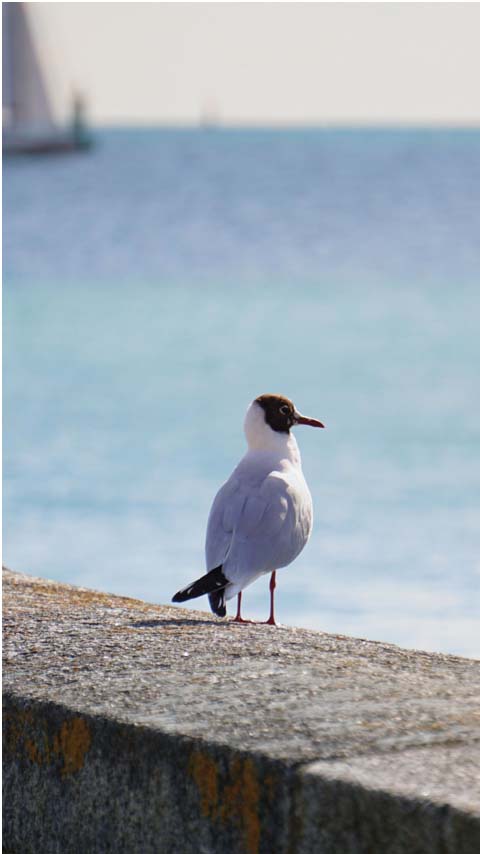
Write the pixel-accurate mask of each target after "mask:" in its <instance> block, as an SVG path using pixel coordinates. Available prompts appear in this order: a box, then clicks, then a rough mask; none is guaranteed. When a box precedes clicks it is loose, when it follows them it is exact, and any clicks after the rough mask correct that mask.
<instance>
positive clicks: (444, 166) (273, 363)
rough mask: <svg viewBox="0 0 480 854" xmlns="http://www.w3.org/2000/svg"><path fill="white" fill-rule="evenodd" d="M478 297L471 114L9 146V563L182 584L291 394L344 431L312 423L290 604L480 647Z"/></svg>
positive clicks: (476, 168)
mask: <svg viewBox="0 0 480 854" xmlns="http://www.w3.org/2000/svg"><path fill="white" fill-rule="evenodd" d="M479 309H480V132H479V131H462V130H455V131H450V130H449V131H446V130H445V131H428V130H424V131H418V130H416V131H413V130H399V131H395V130H389V131H376V130H361V131H359V130H355V131H353V130H343V131H334V130H304V131H302V130H295V131H293V130H292V131H279V130H277V131H270V130H255V131H252V130H251V131H246V130H245V131H243V130H242V131H240V130H228V131H227V130H223V129H222V130H182V131H174V130H138V129H135V130H128V131H127V130H117V131H108V132H107V131H103V132H101V133H99V134H98V146H97V147H96V148H95V150H94V151H92V152H91V153H89V154H82V155H78V156H65V157H58V158H40V159H18V160H10V161H7V162H5V164H4V366H5V367H4V477H5V486H4V561H5V562H6V563H7V565H9V566H11V567H12V568H15V569H18V570H23V571H26V572H30V573H33V574H38V575H43V576H47V577H50V578H57V579H61V580H64V581H69V582H74V583H79V584H83V585H87V586H92V587H96V588H100V589H105V590H110V591H113V592H118V593H121V594H125V595H131V596H138V597H144V598H147V599H149V600H151V601H156V602H167V601H169V599H170V597H171V595H172V594H173V593H174V592H175V591H176V590H177V589H178V588H179V587H180V586H183V585H184V584H186V583H187V582H189V581H191V580H193V579H194V578H195V577H197V576H198V575H199V574H201V573H202V572H203V540H204V531H205V525H206V519H207V515H208V511H209V507H210V503H211V501H212V499H213V496H214V494H215V492H216V490H217V488H218V486H219V485H220V484H221V483H222V481H223V480H224V479H225V478H226V477H227V476H228V475H229V474H230V471H231V470H232V468H233V466H234V465H235V464H236V462H237V460H238V458H239V457H240V455H241V454H242V453H243V450H244V439H243V435H242V419H243V415H244V411H245V409H246V406H247V404H248V403H249V401H250V400H251V399H252V398H253V397H255V396H256V395H258V394H260V393H262V392H265V391H273V392H281V393H283V394H286V395H288V396H289V397H291V398H292V399H293V400H294V401H295V403H296V404H297V406H298V408H299V409H301V410H302V411H303V412H305V413H306V414H309V415H312V416H314V417H317V418H320V419H321V420H322V421H324V423H325V424H326V425H327V429H326V430H325V431H315V430H309V429H308V428H300V427H299V428H298V429H297V438H298V440H299V443H300V447H301V450H302V456H303V462H304V470H305V473H306V477H307V480H308V482H309V484H310V487H311V491H312V495H313V499H314V505H315V528H314V533H313V535H312V538H311V540H310V543H309V544H308V546H307V548H306V549H305V551H304V552H303V554H302V555H301V556H300V558H299V559H298V560H297V561H296V562H295V564H293V565H292V566H291V567H289V568H288V569H285V570H282V571H281V573H280V574H279V578H278V589H277V607H278V617H279V619H280V621H281V622H282V623H286V624H291V625H302V626H309V627H312V628H319V629H325V630H328V631H333V632H337V633H344V634H355V635H359V636H362V637H369V638H372V639H378V640H386V641H392V642H395V643H399V644H402V645H404V646H407V647H418V648H422V649H428V650H442V651H446V652H455V653H460V654H465V655H472V656H478V655H479V653H480V640H479V638H480V632H479V631H478V610H479V587H480V558H479V554H480V500H479V497H480V496H479V493H480V490H479V483H480V458H479V438H480V394H479V391H480V389H479V359H480V342H479V339H480V336H479ZM198 605H200V606H204V603H203V601H202V600H197V601H196V602H195V603H194V606H195V607H198ZM205 605H206V603H205ZM244 610H245V614H246V615H248V616H252V617H255V618H265V617H266V615H267V611H268V579H266V578H265V579H264V580H260V581H258V582H257V583H256V584H255V585H254V586H252V587H251V588H249V589H248V591H247V592H246V594H245V597H244Z"/></svg>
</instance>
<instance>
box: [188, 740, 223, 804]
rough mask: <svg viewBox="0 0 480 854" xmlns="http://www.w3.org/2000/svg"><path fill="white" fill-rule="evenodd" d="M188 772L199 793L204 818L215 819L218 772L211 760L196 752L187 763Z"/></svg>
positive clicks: (205, 755) (198, 751)
mask: <svg viewBox="0 0 480 854" xmlns="http://www.w3.org/2000/svg"><path fill="white" fill-rule="evenodd" d="M188 771H189V773H190V774H191V776H192V777H193V779H194V780H195V783H196V785H197V789H198V791H199V793H200V808H201V810H202V814H203V815H204V816H205V818H213V819H215V818H216V816H217V810H218V770H217V766H216V764H215V762H214V760H213V759H211V758H210V756H207V754H205V753H202V752H201V751H200V750H196V751H195V752H194V753H192V756H191V757H190V761H189V763H188Z"/></svg>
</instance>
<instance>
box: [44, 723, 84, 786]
mask: <svg viewBox="0 0 480 854" xmlns="http://www.w3.org/2000/svg"><path fill="white" fill-rule="evenodd" d="M91 743H92V736H91V733H90V728H89V726H88V724H87V723H86V721H84V719H83V718H73V719H72V720H71V721H65V722H64V723H63V724H62V726H61V729H60V732H59V734H58V735H56V736H55V737H54V739H53V750H54V752H55V753H57V754H59V755H60V756H61V757H62V759H63V768H62V771H61V774H62V777H67V776H68V775H70V774H74V773H75V771H80V769H81V768H83V766H84V763H85V756H86V754H87V753H88V751H89V749H90V745H91Z"/></svg>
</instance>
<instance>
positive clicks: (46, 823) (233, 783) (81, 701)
mask: <svg viewBox="0 0 480 854" xmlns="http://www.w3.org/2000/svg"><path fill="white" fill-rule="evenodd" d="M4 632H5V641H4V656H5V665H4V667H5V669H4V674H5V675H4V706H5V746H4V769H5V770H4V798H5V806H4V844H5V846H6V849H8V850H10V851H12V852H13V851H16V852H21V854H28V852H30V851H32V852H35V854H36V852H38V851H42V852H62V854H69V852H79V854H80V852H81V854H85V852H104V851H115V852H128V854H135V852H137V851H138V852H141V854H143V852H145V854H146V852H150V851H151V852H165V854H171V853H173V854H176V852H178V854H190V852H191V854H197V852H205V854H210V852H212V854H213V852H215V853H216V852H227V851H229V852H230V851H231V852H234V854H236V852H238V854H244V852H245V854H263V852H265V854H266V852H268V854H277V852H278V854H283V853H284V852H285V854H297V852H298V854H307V852H319V854H323V852H328V854H341V852H343V851H345V852H369V854H370V853H371V852H373V854H374V853H375V852H379V854H397V852H398V854H400V852H407V851H408V854H416V852H418V854H423V852H439V854H440V852H442V854H445V852H447V854H453V852H455V854H477V852H478V851H480V774H479V765H480V763H479V753H480V751H479V749H478V748H479V738H480V714H479V699H478V698H479V695H480V690H479V689H480V663H479V662H477V661H473V660H468V659H462V658H457V657H454V656H446V655H432V654H428V653H421V652H413V651H409V650H402V649H399V648H397V647H394V646H392V645H387V644H381V643H373V642H369V641H364V640H359V639H352V638H345V637H339V636H334V635H327V634H323V633H321V632H312V631H307V630H303V629H294V628H284V627H281V628H279V629H277V630H276V629H274V628H272V627H269V626H264V625H238V624H235V623H232V622H230V621H228V620H224V621H218V620H216V619H215V618H213V617H212V616H211V615H210V614H205V613H202V612H192V611H187V610H184V609H179V608H173V607H170V606H157V605H150V604H147V603H144V602H140V601H137V600H133V599H126V598H122V597H117V596H109V595H107V594H103V593H98V592H95V591H91V590H86V589H83V588H78V587H73V586H70V585H63V584H58V583H56V582H51V581H46V580H44V579H34V578H31V577H29V576H24V575H20V574H18V573H12V572H10V571H5V572H4Z"/></svg>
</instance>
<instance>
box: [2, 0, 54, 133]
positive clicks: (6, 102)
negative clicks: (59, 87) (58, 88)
mask: <svg viewBox="0 0 480 854" xmlns="http://www.w3.org/2000/svg"><path fill="white" fill-rule="evenodd" d="M2 24H3V37H2V41H3V121H4V127H5V128H8V129H10V130H12V131H27V132H33V131H40V130H41V131H45V130H51V129H52V128H54V127H55V121H54V118H53V112H52V108H51V104H50V101H49V97H48V93H47V88H46V85H45V81H44V78H43V75H42V70H41V67H40V64H39V61H38V56H37V52H36V49H35V44H34V41H33V38H32V33H31V30H30V27H29V24H28V18H27V13H26V9H25V3H2Z"/></svg>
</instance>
